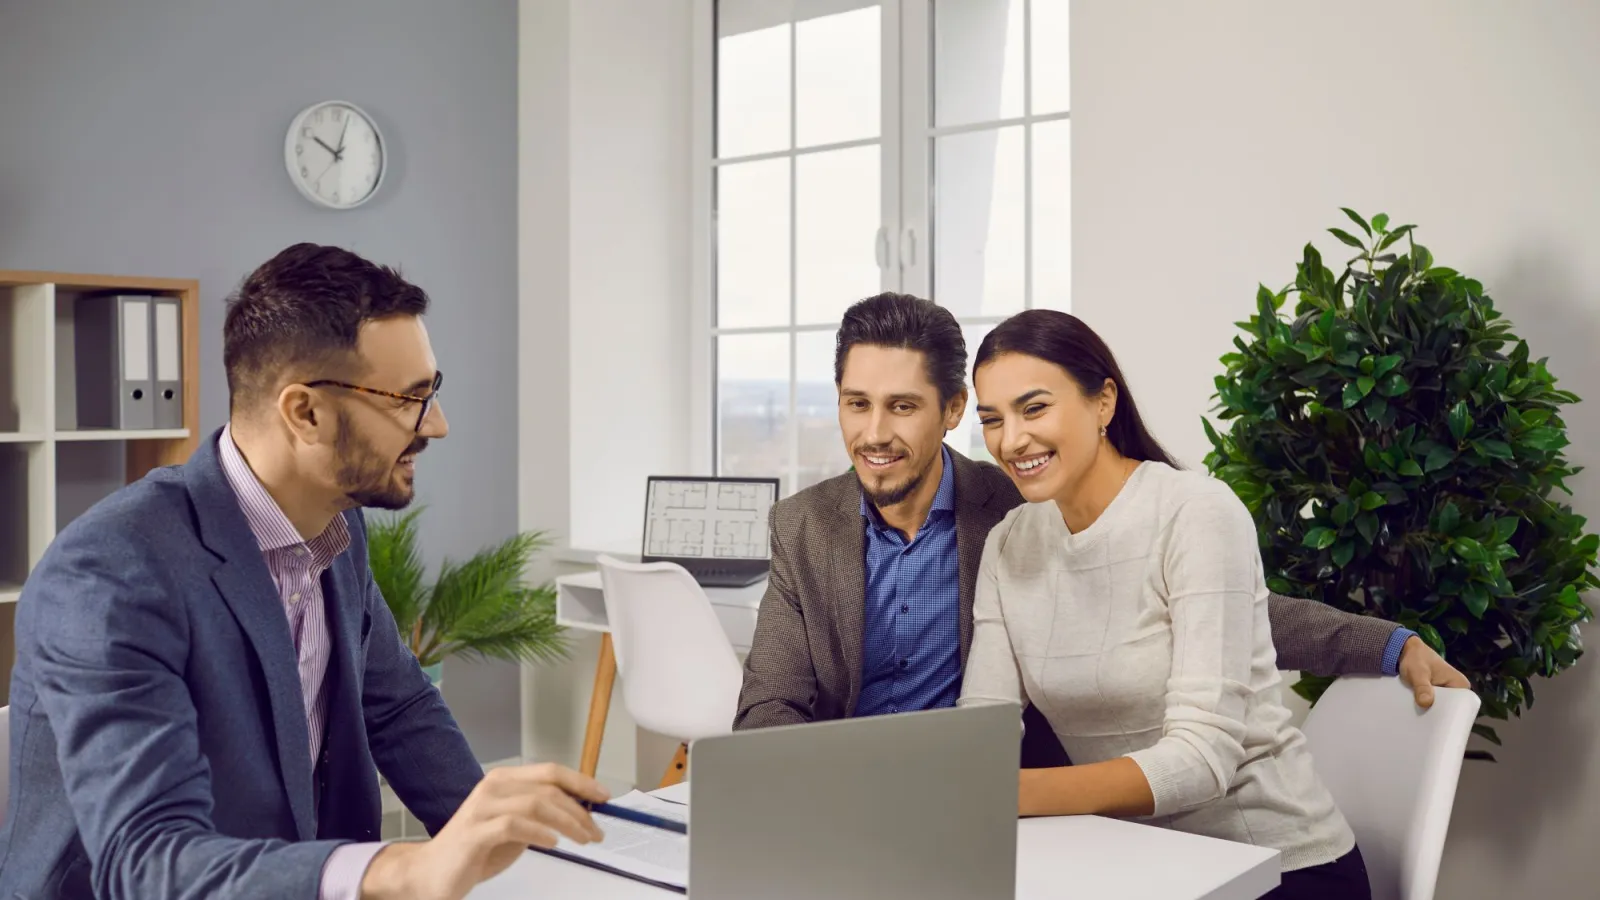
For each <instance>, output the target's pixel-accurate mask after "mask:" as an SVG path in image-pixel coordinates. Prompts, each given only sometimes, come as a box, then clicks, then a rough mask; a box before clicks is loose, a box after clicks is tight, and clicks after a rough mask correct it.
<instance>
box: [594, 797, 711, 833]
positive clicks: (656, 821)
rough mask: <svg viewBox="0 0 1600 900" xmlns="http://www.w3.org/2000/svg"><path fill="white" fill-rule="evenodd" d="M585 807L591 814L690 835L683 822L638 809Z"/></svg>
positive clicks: (599, 805) (596, 805)
mask: <svg viewBox="0 0 1600 900" xmlns="http://www.w3.org/2000/svg"><path fill="white" fill-rule="evenodd" d="M583 805H584V808H585V809H587V810H589V811H590V812H593V813H599V814H600V815H602V816H611V817H613V818H617V819H627V820H628V821H630V822H638V823H639V824H640V825H649V826H651V827H653V828H661V829H664V830H666V831H674V832H677V833H678V834H681V835H685V836H687V835H688V834H689V826H688V825H686V824H684V823H682V822H676V821H673V820H672V819H665V818H662V817H661V816H654V815H651V814H650V813H647V812H640V811H639V810H637V809H629V808H628V807H626V806H613V805H611V804H610V803H584V804H583Z"/></svg>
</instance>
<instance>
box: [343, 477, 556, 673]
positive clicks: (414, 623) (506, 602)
mask: <svg viewBox="0 0 1600 900" xmlns="http://www.w3.org/2000/svg"><path fill="white" fill-rule="evenodd" d="M421 514H422V509H421V508H420V507H419V508H416V509H413V510H411V511H409V512H406V513H404V514H400V515H391V516H374V517H371V518H369V519H368V524H367V556H368V559H369V560H370V562H371V565H372V577H373V579H374V580H375V581H376V582H377V584H378V590H380V591H382V592H383V599H384V600H385V601H386V602H387V603H388V605H389V611H390V613H392V614H393V615H394V620H395V624H396V625H397V626H398V627H399V629H400V635H401V638H402V640H404V641H405V643H406V646H408V647H409V648H410V649H411V652H412V653H413V654H415V656H416V657H417V662H419V663H421V665H422V667H423V668H424V669H425V670H427V671H428V672H429V676H430V677H431V678H433V679H434V681H435V682H437V681H438V677H439V676H438V672H439V669H440V665H441V664H442V663H443V662H444V660H445V658H446V657H449V656H466V657H469V658H470V657H476V658H479V659H498V660H505V661H508V662H551V661H555V660H560V659H564V658H566V656H567V653H568V649H569V648H568V646H567V639H566V634H565V629H563V628H562V627H561V626H560V625H557V624H556V603H555V601H556V594H555V589H554V588H553V587H551V586H550V585H548V584H546V585H540V586H538V587H530V586H528V585H527V584H525V583H524V582H523V576H524V573H525V572H526V570H527V566H528V561H529V559H530V557H532V556H533V555H534V554H535V553H537V552H539V551H540V550H543V549H544V548H545V547H547V546H548V545H549V540H548V538H547V537H546V535H545V534H544V532H539V531H526V532H522V533H520V534H516V535H513V536H512V537H509V538H507V539H506V540H504V541H502V542H501V543H500V544H498V545H496V546H493V547H488V548H485V549H484V550H481V551H479V552H478V553H477V554H476V555H475V556H473V557H472V558H471V559H469V560H467V561H466V562H464V563H459V564H458V563H454V562H451V561H450V560H449V559H446V560H444V562H442V563H441V564H440V566H439V575H438V577H437V578H436V579H435V580H434V582H433V584H431V585H430V584H426V583H424V579H425V577H426V569H425V567H424V566H423V564H422V557H421V554H420V553H419V552H418V550H417V517H418V516H420V515H421Z"/></svg>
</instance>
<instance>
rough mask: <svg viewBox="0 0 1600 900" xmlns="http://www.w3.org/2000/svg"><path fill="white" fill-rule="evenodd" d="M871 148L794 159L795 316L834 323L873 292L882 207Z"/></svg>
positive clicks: (878, 173) (807, 321)
mask: <svg viewBox="0 0 1600 900" xmlns="http://www.w3.org/2000/svg"><path fill="white" fill-rule="evenodd" d="M879 156H880V154H879V149H878V148H877V147H875V146H874V147H854V148H851V149H849V150H831V151H828V152H827V153H812V154H806V155H804V156H801V157H798V158H797V159H796V160H795V165H796V166H798V168H797V169H796V172H795V202H796V204H797V207H796V212H797V214H798V215H797V217H796V224H795V227H796V229H797V233H796V241H795V300H796V306H795V318H796V321H797V322H799V323H800V324H830V323H832V324H837V323H838V321H839V317H840V316H842V315H844V311H845V309H846V308H848V307H849V306H850V304H852V303H854V302H855V301H857V300H860V299H861V298H862V297H870V296H872V295H873V294H875V293H877V292H878V290H879V284H880V281H881V278H882V275H881V274H880V272H879V270H878V261H877V258H876V254H875V252H874V241H876V240H877V236H878V222H879V219H880V216H881V212H880V210H881V207H882V203H881V200H880V199H879V186H878V185H879V182H880V180H881V178H882V175H881V170H880V166H879V162H878V159H879Z"/></svg>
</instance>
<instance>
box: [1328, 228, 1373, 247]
mask: <svg viewBox="0 0 1600 900" xmlns="http://www.w3.org/2000/svg"><path fill="white" fill-rule="evenodd" d="M1328 232H1329V233H1330V234H1332V235H1333V236H1334V237H1336V238H1338V239H1339V240H1341V241H1343V242H1344V243H1346V244H1349V245H1350V246H1352V247H1354V248H1356V249H1357V250H1365V249H1367V245H1366V244H1363V243H1361V239H1360V238H1358V237H1356V236H1355V235H1353V234H1351V233H1350V232H1348V231H1345V230H1344V229H1342V228H1329V229H1328Z"/></svg>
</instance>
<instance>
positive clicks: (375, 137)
mask: <svg viewBox="0 0 1600 900" xmlns="http://www.w3.org/2000/svg"><path fill="white" fill-rule="evenodd" d="M386 152H387V148H385V147H384V143H383V133H382V132H380V131H379V130H378V123H377V122H374V121H373V120H372V117H371V116H369V115H367V114H366V112H365V111H363V110H362V109H361V108H360V107H359V106H356V105H355V104H354V103H346V102H344V101H343V100H328V101H324V102H322V103H313V104H312V105H310V106H308V107H306V108H305V109H303V110H301V111H300V113H299V115H297V116H295V117H294V121H292V122H290V123H289V136H288V137H287V138H286V139H285V140H284V142H283V162H284V165H285V166H287V167H288V169H289V180H290V181H293V182H294V186H295V187H296V188H298V189H299V190H300V193H301V194H302V195H304V196H305V198H306V199H307V200H310V201H311V202H312V203H315V204H317V205H319V206H324V207H327V208H328V209H354V208H356V207H358V206H360V205H361V204H363V203H365V202H367V201H368V200H370V199H372V197H373V195H374V194H376V193H377V192H378V187H379V186H380V185H382V184H383V172H384V168H385V164H386V162H387V160H386V158H385V154H386Z"/></svg>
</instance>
